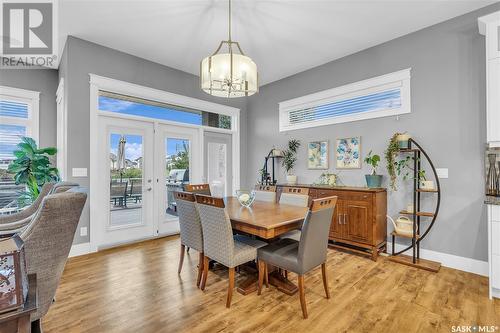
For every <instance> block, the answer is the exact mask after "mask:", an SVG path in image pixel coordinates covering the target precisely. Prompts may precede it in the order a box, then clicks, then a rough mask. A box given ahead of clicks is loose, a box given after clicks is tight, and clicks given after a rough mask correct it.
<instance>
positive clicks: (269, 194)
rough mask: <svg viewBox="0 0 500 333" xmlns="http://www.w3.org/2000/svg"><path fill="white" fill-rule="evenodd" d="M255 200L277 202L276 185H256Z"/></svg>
mask: <svg viewBox="0 0 500 333" xmlns="http://www.w3.org/2000/svg"><path fill="white" fill-rule="evenodd" d="M255 200H258V201H267V202H276V186H271V185H260V184H259V185H256V186H255Z"/></svg>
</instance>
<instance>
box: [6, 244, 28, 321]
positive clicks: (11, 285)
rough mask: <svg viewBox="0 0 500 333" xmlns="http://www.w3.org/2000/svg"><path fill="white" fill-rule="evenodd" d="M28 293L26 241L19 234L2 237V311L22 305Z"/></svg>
mask: <svg viewBox="0 0 500 333" xmlns="http://www.w3.org/2000/svg"><path fill="white" fill-rule="evenodd" d="M27 295H28V275H27V274H26V261H25V259H24V242H23V240H22V239H21V237H19V235H17V234H16V235H14V236H12V237H9V238H3V239H1V238H0V313H3V312H7V311H10V310H15V309H18V308H20V307H22V306H23V304H24V301H25V300H26V296H27Z"/></svg>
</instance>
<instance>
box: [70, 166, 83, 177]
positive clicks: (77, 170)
mask: <svg viewBox="0 0 500 333" xmlns="http://www.w3.org/2000/svg"><path fill="white" fill-rule="evenodd" d="M71 174H72V176H73V177H87V168H73V169H72V173H71Z"/></svg>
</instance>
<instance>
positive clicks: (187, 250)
mask: <svg viewBox="0 0 500 333" xmlns="http://www.w3.org/2000/svg"><path fill="white" fill-rule="evenodd" d="M189 249H190V247H189V246H188V248H187V249H186V252H187V253H188V254H189Z"/></svg>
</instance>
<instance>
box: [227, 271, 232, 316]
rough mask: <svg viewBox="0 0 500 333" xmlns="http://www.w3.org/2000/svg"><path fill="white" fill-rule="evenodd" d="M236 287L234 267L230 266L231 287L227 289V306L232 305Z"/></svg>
mask: <svg viewBox="0 0 500 333" xmlns="http://www.w3.org/2000/svg"><path fill="white" fill-rule="evenodd" d="M233 289H234V267H231V268H229V288H228V289H227V301H226V308H230V307H231V298H232V297H233Z"/></svg>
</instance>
